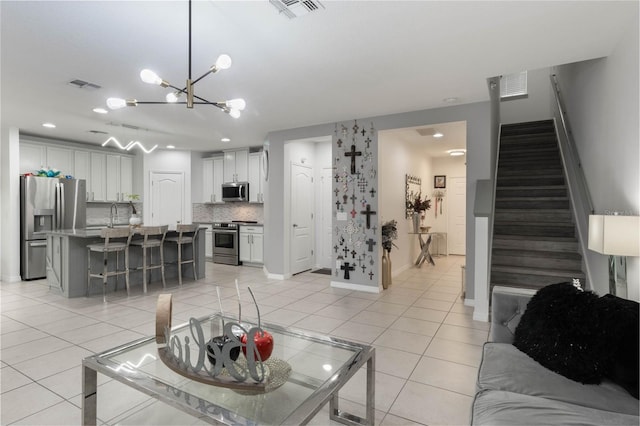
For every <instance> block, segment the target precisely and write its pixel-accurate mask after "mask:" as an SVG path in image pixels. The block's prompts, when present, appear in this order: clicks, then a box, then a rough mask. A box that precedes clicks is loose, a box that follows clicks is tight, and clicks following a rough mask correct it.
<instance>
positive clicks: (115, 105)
mask: <svg viewBox="0 0 640 426" xmlns="http://www.w3.org/2000/svg"><path fill="white" fill-rule="evenodd" d="M230 66H231V58H230V57H229V55H225V54H223V55H220V56H219V57H218V59H217V60H216V62H215V64H213V65H212V66H211V67H210V68H209V70H207V72H205V73H204V74H202V75H201V76H200V77H198V78H196V79H195V80H193V79H192V78H191V0H189V76H188V78H187V83H186V85H185V86H184V87H183V88H179V87H176V86H174V85H172V84H171V83H169V82H168V81H165V80H163V79H162V78H160V77H159V76H158V74H156V73H155V72H153V71H151V70H149V69H144V70H142V71H141V72H140V78H141V79H142V81H144V82H145V83H148V84H155V85H158V86H161V87H169V88H171V89H172V91H171V92H170V93H168V94H167V96H166V98H165V99H166V100H165V101H138V100H136V99H122V98H109V99H107V106H108V107H109V108H110V109H120V108H124V107H127V106H138V105H142V104H183V105H186V106H187V108H193V105H196V104H204V105H213V106H214V107H217V108H220V109H221V110H222V111H224V112H226V113H227V114H229V115H230V116H231V117H233V118H238V117H240V111H242V110H244V108H245V106H246V103H245V101H244V99H231V100H228V101H222V102H211V101H208V100H206V99H204V98H201V97H200V96H196V95H195V94H194V93H193V86H194V85H195V84H196V83H197V82H199V81H200V80H202V79H203V78H204V77H206V76H207V75H209V74H215V73H217V72H218V71H220V70H225V69H228V68H229V67H230ZM183 95H186V99H185V100H184V101H181V100H180V99H181V98H182V96H183Z"/></svg>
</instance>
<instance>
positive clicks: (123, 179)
mask: <svg viewBox="0 0 640 426" xmlns="http://www.w3.org/2000/svg"><path fill="white" fill-rule="evenodd" d="M106 164H107V168H106V174H105V176H104V180H105V183H106V198H105V201H126V195H128V194H131V193H132V192H133V159H132V158H131V157H126V156H123V155H117V154H107V158H106Z"/></svg>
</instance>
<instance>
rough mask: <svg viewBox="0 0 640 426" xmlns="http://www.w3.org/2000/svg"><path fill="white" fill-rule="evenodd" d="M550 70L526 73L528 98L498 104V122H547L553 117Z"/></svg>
mask: <svg viewBox="0 0 640 426" xmlns="http://www.w3.org/2000/svg"><path fill="white" fill-rule="evenodd" d="M550 74H551V69H550V68H540V69H537V70H529V71H528V72H527V92H528V94H529V95H528V96H527V97H526V98H523V99H513V100H508V101H501V102H500V121H501V122H502V123H503V124H510V123H522V122H526V121H537V120H548V119H550V118H551V117H553V113H552V108H551V107H552V105H553V103H552V102H554V101H553V91H552V89H551V80H550V79H549V75H550Z"/></svg>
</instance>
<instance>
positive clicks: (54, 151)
mask: <svg viewBox="0 0 640 426" xmlns="http://www.w3.org/2000/svg"><path fill="white" fill-rule="evenodd" d="M74 162H75V160H74V156H73V150H72V149H68V148H58V147H52V146H48V147H47V166H48V167H49V168H50V169H56V170H59V171H60V175H62V176H67V175H71V176H73V175H74V174H75V170H74V169H75V166H74Z"/></svg>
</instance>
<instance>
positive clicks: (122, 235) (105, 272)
mask: <svg viewBox="0 0 640 426" xmlns="http://www.w3.org/2000/svg"><path fill="white" fill-rule="evenodd" d="M132 235H133V234H132V233H131V229H129V228H128V227H127V228H102V230H101V231H100V236H101V237H102V238H104V243H97V244H89V245H87V296H89V289H90V287H91V278H102V300H103V301H104V302H106V301H107V279H108V278H109V277H112V276H115V277H116V290H117V289H118V275H122V274H124V280H125V285H126V287H127V295H129V243H130V242H131V236H132ZM114 239H115V240H116V241H113V240H114ZM91 252H95V253H102V259H103V260H102V264H103V266H102V272H101V273H92V272H91ZM114 252H115V253H116V266H115V270H114V271H109V253H114ZM120 252H124V270H122V271H119V270H118V263H119V262H118V257H119V256H118V254H119V253H120Z"/></svg>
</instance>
